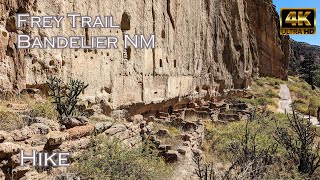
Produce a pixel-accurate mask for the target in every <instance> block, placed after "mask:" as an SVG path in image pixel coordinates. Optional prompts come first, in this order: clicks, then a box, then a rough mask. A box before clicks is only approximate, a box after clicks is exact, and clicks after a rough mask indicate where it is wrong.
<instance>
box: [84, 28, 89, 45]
mask: <svg viewBox="0 0 320 180" xmlns="http://www.w3.org/2000/svg"><path fill="white" fill-rule="evenodd" d="M84 32H85V36H86V45H88V44H89V29H88V27H85V28H84Z"/></svg>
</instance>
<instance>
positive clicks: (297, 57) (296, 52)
mask: <svg viewBox="0 0 320 180" xmlns="http://www.w3.org/2000/svg"><path fill="white" fill-rule="evenodd" d="M290 46H291V49H290V51H291V56H290V63H289V65H290V68H289V73H290V74H291V75H296V74H298V69H299V66H300V63H301V62H302V61H303V60H304V56H305V55H306V54H311V55H313V56H314V57H315V61H316V62H318V63H320V46H315V45H310V44H308V43H303V42H297V41H294V40H292V39H290Z"/></svg>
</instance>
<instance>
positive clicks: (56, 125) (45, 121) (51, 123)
mask: <svg viewBox="0 0 320 180" xmlns="http://www.w3.org/2000/svg"><path fill="white" fill-rule="evenodd" d="M32 121H33V123H41V124H44V125H47V126H49V127H50V129H51V130H52V131H59V130H60V124H59V123H58V121H55V120H51V119H47V118H44V117H35V118H33V120H32Z"/></svg>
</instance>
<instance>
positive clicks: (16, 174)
mask: <svg viewBox="0 0 320 180" xmlns="http://www.w3.org/2000/svg"><path fill="white" fill-rule="evenodd" d="M30 170H31V168H30V166H17V167H16V168H14V169H12V176H13V178H14V179H21V178H22V177H23V176H24V175H25V174H26V173H27V172H28V171H30Z"/></svg>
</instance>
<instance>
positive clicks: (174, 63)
mask: <svg viewBox="0 0 320 180" xmlns="http://www.w3.org/2000/svg"><path fill="white" fill-rule="evenodd" d="M173 67H174V68H176V67H177V60H174V61H173Z"/></svg>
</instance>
